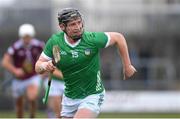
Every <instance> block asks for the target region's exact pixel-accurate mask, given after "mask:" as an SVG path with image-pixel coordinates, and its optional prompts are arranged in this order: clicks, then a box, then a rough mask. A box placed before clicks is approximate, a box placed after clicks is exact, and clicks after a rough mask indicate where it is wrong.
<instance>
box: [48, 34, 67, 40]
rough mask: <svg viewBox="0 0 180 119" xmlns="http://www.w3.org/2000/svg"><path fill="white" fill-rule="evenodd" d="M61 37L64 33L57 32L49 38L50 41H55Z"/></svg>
mask: <svg viewBox="0 0 180 119" xmlns="http://www.w3.org/2000/svg"><path fill="white" fill-rule="evenodd" d="M63 36H64V32H57V33H54V34H53V35H52V36H51V37H50V39H52V40H57V39H61V38H63Z"/></svg>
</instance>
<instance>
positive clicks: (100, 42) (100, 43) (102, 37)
mask: <svg viewBox="0 0 180 119" xmlns="http://www.w3.org/2000/svg"><path fill="white" fill-rule="evenodd" d="M93 41H94V44H95V45H96V47H97V48H105V47H107V46H108V45H109V42H110V36H109V34H108V33H104V32H94V40H93Z"/></svg>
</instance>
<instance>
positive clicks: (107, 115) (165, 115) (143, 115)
mask: <svg viewBox="0 0 180 119" xmlns="http://www.w3.org/2000/svg"><path fill="white" fill-rule="evenodd" d="M15 117H16V115H15V112H13V111H0V118H15ZM36 117H37V118H46V114H45V112H43V111H38V112H37V114H36ZM25 118H29V116H28V113H27V112H26V113H25ZM99 118H180V113H101V114H100V115H99Z"/></svg>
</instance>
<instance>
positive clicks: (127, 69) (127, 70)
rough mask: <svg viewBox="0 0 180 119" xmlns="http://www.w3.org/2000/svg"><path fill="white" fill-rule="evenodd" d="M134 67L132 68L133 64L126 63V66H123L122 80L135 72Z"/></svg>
mask: <svg viewBox="0 0 180 119" xmlns="http://www.w3.org/2000/svg"><path fill="white" fill-rule="evenodd" d="M136 72H137V71H136V69H135V68H134V66H133V65H128V66H127V67H125V68H124V72H123V73H124V78H123V79H124V80H126V79H128V78H130V77H132V76H133V75H134V74H135V73H136Z"/></svg>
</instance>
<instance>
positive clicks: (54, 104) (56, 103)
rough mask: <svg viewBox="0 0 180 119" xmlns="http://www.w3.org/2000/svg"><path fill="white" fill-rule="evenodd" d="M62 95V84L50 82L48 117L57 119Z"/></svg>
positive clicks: (54, 81) (55, 81)
mask: <svg viewBox="0 0 180 119" xmlns="http://www.w3.org/2000/svg"><path fill="white" fill-rule="evenodd" d="M46 86H47V83H46ZM63 93H64V82H61V81H57V80H52V82H51V87H50V92H49V99H48V112H49V115H48V117H50V118H55V117H56V118H59V117H60V116H61V115H60V112H61V107H62V106H61V102H62V95H63Z"/></svg>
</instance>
